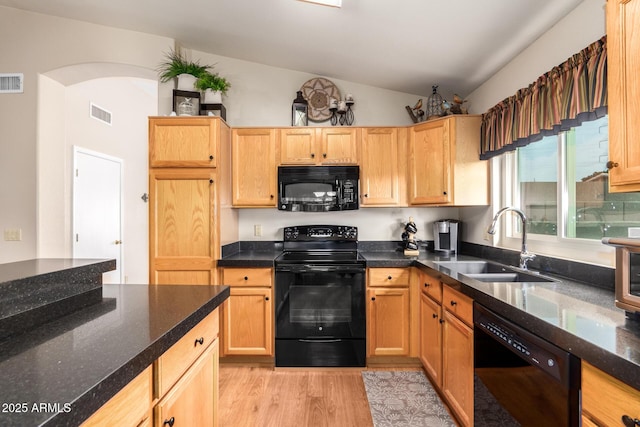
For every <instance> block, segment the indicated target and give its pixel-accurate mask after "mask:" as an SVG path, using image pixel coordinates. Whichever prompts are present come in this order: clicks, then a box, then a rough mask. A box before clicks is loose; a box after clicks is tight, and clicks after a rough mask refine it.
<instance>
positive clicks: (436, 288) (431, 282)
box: [418, 271, 442, 302]
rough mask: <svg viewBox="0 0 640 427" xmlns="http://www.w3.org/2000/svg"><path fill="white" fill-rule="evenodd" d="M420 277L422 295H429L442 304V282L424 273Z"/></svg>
mask: <svg viewBox="0 0 640 427" xmlns="http://www.w3.org/2000/svg"><path fill="white" fill-rule="evenodd" d="M418 277H419V280H420V289H422V293H424V294H426V295H429V296H430V297H431V298H432V299H433V300H434V301H436V302H442V282H440V279H439V278H436V277H433V276H431V275H429V274H427V273H425V272H422V271H421V272H420V274H419V276H418Z"/></svg>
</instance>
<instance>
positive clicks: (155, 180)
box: [149, 168, 219, 285]
mask: <svg viewBox="0 0 640 427" xmlns="http://www.w3.org/2000/svg"><path fill="white" fill-rule="evenodd" d="M149 175H150V178H149V181H150V182H149V203H150V209H149V214H150V218H149V247H150V257H149V268H150V278H149V280H150V283H151V284H185V285H196V284H199V285H203V284H204V285H209V284H215V274H214V273H215V263H216V260H217V259H218V257H219V254H218V247H217V245H216V238H215V236H216V229H217V226H216V223H215V221H216V185H215V178H216V174H215V170H213V169H190V168H183V169H163V168H157V169H151V170H150V173H149Z"/></svg>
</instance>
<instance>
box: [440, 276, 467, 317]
mask: <svg viewBox="0 0 640 427" xmlns="http://www.w3.org/2000/svg"><path fill="white" fill-rule="evenodd" d="M442 307H443V308H445V309H446V310H448V311H449V312H451V313H453V314H455V315H456V316H457V317H458V318H459V319H460V320H462V321H463V322H465V323H466V324H467V325H469V326H473V300H472V299H471V298H469V297H468V296H466V295H463V294H461V293H460V292H458V291H456V290H454V289H451V288H450V287H449V286H446V285H445V286H443V288H442Z"/></svg>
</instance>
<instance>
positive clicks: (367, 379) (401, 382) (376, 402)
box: [362, 371, 456, 427]
mask: <svg viewBox="0 0 640 427" xmlns="http://www.w3.org/2000/svg"><path fill="white" fill-rule="evenodd" d="M362 379H363V380H364V386H365V389H366V391H367V399H368V400H369V408H370V409H371V416H372V417H373V425H374V426H375V427H425V426H429V427H432V426H433V427H440V426H442V427H444V426H447V427H449V426H452V427H455V425H456V424H455V423H454V422H453V420H452V419H451V415H449V412H447V409H446V408H445V406H444V404H443V403H442V401H441V400H440V398H439V397H438V394H437V393H436V391H435V390H434V389H433V387H432V386H431V384H430V383H429V380H427V377H425V375H424V373H422V372H421V371H363V372H362Z"/></svg>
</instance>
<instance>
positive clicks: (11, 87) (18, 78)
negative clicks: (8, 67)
mask: <svg viewBox="0 0 640 427" xmlns="http://www.w3.org/2000/svg"><path fill="white" fill-rule="evenodd" d="M23 92H24V74H22V73H11V74H8V73H0V93H23Z"/></svg>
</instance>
